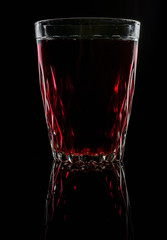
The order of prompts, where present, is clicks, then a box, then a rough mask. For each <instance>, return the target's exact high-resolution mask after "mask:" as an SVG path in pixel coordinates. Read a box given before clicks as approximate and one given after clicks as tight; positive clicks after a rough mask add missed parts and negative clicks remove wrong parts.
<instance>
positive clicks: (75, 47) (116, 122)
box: [35, 18, 140, 240]
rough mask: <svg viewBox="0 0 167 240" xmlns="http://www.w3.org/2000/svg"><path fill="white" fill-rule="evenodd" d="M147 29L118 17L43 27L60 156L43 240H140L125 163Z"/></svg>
mask: <svg viewBox="0 0 167 240" xmlns="http://www.w3.org/2000/svg"><path fill="white" fill-rule="evenodd" d="M139 30H140V23H139V22H137V21H134V20H126V19H111V18H71V19H70V18H69V19H53V20H43V21H39V22H37V23H36V24H35V33H36V40H37V49H38V63H39V78H40V87H41V93H42V98H43V104H44V110H45V116H46V122H47V126H48V132H49V139H50V143H51V148H52V152H53V158H54V160H53V166H52V171H51V179H50V184H49V189H48V195H47V199H46V217H45V230H44V235H43V239H47V240H50V239H54V238H55V237H65V236H66V237H67V236H68V237H70V236H71V237H74V236H76V237H77V236H78V234H79V236H81V235H82V234H86V233H87V234H88V235H91V234H92V236H94V237H95V236H96V235H97V236H98V234H103V236H104V234H106V236H109V235H108V234H109V233H110V235H112V237H111V238H112V239H117V240H118V239H132V229H131V224H130V214H129V200H128V193H127V188H126V183H125V175H124V168H123V163H122V158H123V153H124V147H125V139H126V132H127V127H128V122H129V117H130V111H131V105H132V98H133V92H134V86H135V72H136V62H137V49H138V38H139ZM85 236H86V235H85ZM113 236H114V237H115V238H113Z"/></svg>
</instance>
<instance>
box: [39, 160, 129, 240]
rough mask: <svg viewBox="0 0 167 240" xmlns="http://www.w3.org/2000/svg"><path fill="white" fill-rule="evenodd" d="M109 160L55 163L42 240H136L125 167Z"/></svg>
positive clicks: (58, 161) (119, 162)
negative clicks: (101, 238) (85, 239)
mask: <svg viewBox="0 0 167 240" xmlns="http://www.w3.org/2000/svg"><path fill="white" fill-rule="evenodd" d="M84 157H85V158H84ZM110 157H111V156H110ZM107 159H108V158H107ZM107 159H106V162H104V161H101V160H100V159H98V156H96V161H95V159H94V158H93V159H92V158H90V161H88V156H87V157H86V156H82V157H81V159H80V160H78V159H77V161H76V162H75V163H71V165H70V164H62V162H63V161H60V159H59V160H58V159H57V160H54V161H53V165H52V170H51V176H50V183H49V188H48V194H47V198H46V207H45V218H44V219H45V220H44V225H43V231H42V237H41V239H42V240H54V239H59V238H63V239H64V238H66V237H68V238H69V237H72V238H73V239H78V238H80V237H83V236H84V237H88V236H89V237H93V238H95V237H99V236H102V237H103V239H108V238H111V239H113V240H132V239H133V230H132V224H131V214H130V203H129V197H128V191H127V186H126V180H125V173H124V167H123V163H122V162H121V161H112V162H110V161H109V159H110V158H109V159H108V160H107ZM97 160H98V161H97ZM103 160H104V159H103ZM110 160H111V159H110ZM94 161H95V163H94Z"/></svg>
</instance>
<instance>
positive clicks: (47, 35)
mask: <svg viewBox="0 0 167 240" xmlns="http://www.w3.org/2000/svg"><path fill="white" fill-rule="evenodd" d="M34 26H35V37H36V39H39V40H42V39H56V38H105V39H106V38H109V39H111V38H119V39H132V40H137V39H139V32H140V22H139V21H137V20H133V19H126V18H108V17H69V18H52V19H44V20H39V21H36V22H35V23H34Z"/></svg>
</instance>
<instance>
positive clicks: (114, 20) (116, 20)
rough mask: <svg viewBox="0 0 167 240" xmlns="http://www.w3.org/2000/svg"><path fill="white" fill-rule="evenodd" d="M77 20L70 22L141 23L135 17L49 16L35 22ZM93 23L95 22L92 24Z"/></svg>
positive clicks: (50, 23)
mask: <svg viewBox="0 0 167 240" xmlns="http://www.w3.org/2000/svg"><path fill="white" fill-rule="evenodd" d="M70 20H71V21H75V24H74V22H73V23H70V25H80V24H81V23H80V22H77V21H78V20H80V21H85V23H86V21H94V24H95V25H97V24H98V23H95V21H98V22H99V21H102V22H101V24H112V23H120V24H137V25H141V23H140V21H138V20H134V19H130V18H112V17H67V18H64V17H63V18H48V19H42V20H38V21H36V22H35V23H34V24H35V25H37V24H42V23H47V25H52V26H54V25H55V26H56V25H59V24H60V23H61V24H62V23H63V22H64V23H65V22H67V23H68V21H70ZM52 22H55V23H56V22H57V23H59V24H53V23H52ZM82 24H83V25H84V22H82ZM92 25H93V24H92Z"/></svg>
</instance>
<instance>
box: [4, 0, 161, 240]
mask: <svg viewBox="0 0 167 240" xmlns="http://www.w3.org/2000/svg"><path fill="white" fill-rule="evenodd" d="M164 2H165V1H164V0H159V1H155V0H145V1H140V0H127V1H123V0H116V1H113V0H110V1H106V0H104V1H91V0H90V1H89V2H86V1H76V2H74V1H72V0H71V1H65V0H62V1H46V2H45V1H36V2H34V3H32V2H31V1H30V2H24V1H22V2H20V1H19V3H18V4H17V3H14V4H12V3H10V4H9V5H10V9H11V10H10V14H9V6H6V8H5V7H4V8H2V10H1V11H2V14H3V10H4V15H5V13H8V17H5V16H4V19H3V20H2V21H1V23H2V25H3V26H4V27H5V29H4V31H2V33H3V34H2V40H5V41H4V42H5V43H3V44H7V46H6V49H7V54H6V52H5V56H4V59H3V62H4V69H5V74H4V75H3V77H2V82H5V84H6V86H5V89H4V90H3V88H2V89H1V91H2V94H3V91H4V93H6V94H5V112H4V113H3V118H4V119H5V125H4V126H5V127H4V131H5V135H6V138H5V142H6V143H7V144H5V145H6V146H7V149H5V150H6V156H7V157H6V158H7V161H6V162H7V165H8V167H9V168H7V169H10V172H11V173H12V174H11V175H10V174H7V175H10V176H12V177H11V178H10V183H9V184H8V187H7V190H9V191H8V192H9V198H8V199H9V203H8V209H9V212H8V213H7V214H6V216H7V218H5V219H6V223H7V226H8V229H9V228H10V229H11V227H13V228H12V229H13V230H12V234H13V235H14V236H16V239H25V238H27V239H35V240H37V239H39V232H40V224H41V219H42V216H43V208H44V199H45V196H46V191H47V185H48V181H49V173H50V167H51V163H52V154H51V150H50V145H49V140H48V135H47V128H46V124H45V117H44V111H43V106H42V99H41V95H40V89H39V82H38V65H37V51H36V42H35V37H34V22H35V21H37V20H41V19H47V18H55V17H82V16H83V17H86V16H89V17H121V18H131V19H136V20H139V21H141V36H140V42H139V54H138V65H137V77H136V88H135V95H134V102H133V108H132V114H131V119H130V125H129V129H128V136H127V142H126V151H125V157H124V162H125V169H126V178H127V185H128V190H129V196H130V201H131V206H132V215H133V223H134V230H135V239H151V238H152V237H154V238H156V239H161V238H162V235H161V234H162V229H163V221H164V220H163V216H164V213H165V206H164V204H163V198H164V196H165V186H164V181H165V177H164V175H163V174H162V172H163V168H165V164H164V163H165V147H164V142H165V141H166V139H165V138H166V136H165V120H163V119H164V116H165V109H166V107H165V94H164V91H165V87H166V85H165V80H166V78H165V76H166V75H165V66H166V63H165V61H166V59H165V51H166V49H165V47H166V46H165V40H164V39H165V38H166V36H164V32H165V31H164V29H165V23H164V21H165V16H164V9H165V4H164ZM165 34H166V33H165ZM3 44H2V51H3V48H4V50H5V47H4V45H3ZM3 100H4V99H3ZM6 129H7V131H6ZM2 130H3V127H2ZM13 210H14V211H13ZM6 239H7V238H6Z"/></svg>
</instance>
